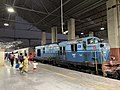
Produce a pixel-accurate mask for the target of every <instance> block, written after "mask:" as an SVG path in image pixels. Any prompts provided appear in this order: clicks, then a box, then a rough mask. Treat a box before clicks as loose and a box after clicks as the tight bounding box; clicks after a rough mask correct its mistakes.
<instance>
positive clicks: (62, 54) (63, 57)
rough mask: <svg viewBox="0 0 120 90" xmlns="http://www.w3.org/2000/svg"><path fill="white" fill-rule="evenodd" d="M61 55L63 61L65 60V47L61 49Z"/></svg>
mask: <svg viewBox="0 0 120 90" xmlns="http://www.w3.org/2000/svg"><path fill="white" fill-rule="evenodd" d="M59 55H60V58H61V59H62V60H65V55H66V52H65V46H62V47H60V52H59Z"/></svg>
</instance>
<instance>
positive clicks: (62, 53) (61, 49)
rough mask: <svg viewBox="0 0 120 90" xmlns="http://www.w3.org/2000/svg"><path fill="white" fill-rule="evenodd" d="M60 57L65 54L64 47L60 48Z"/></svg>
mask: <svg viewBox="0 0 120 90" xmlns="http://www.w3.org/2000/svg"><path fill="white" fill-rule="evenodd" d="M59 54H60V55H64V54H65V47H60V53H59Z"/></svg>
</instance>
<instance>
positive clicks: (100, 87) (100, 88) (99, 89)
mask: <svg viewBox="0 0 120 90" xmlns="http://www.w3.org/2000/svg"><path fill="white" fill-rule="evenodd" d="M42 69H44V70H46V71H49V72H52V73H54V74H57V75H59V76H63V77H65V78H69V79H71V80H77V81H79V82H85V81H83V80H80V79H77V78H74V77H71V76H67V75H64V74H61V73H57V72H54V71H51V70H48V69H45V68H42ZM89 85H91V87H92V88H96V89H97V90H108V89H106V88H105V87H103V86H100V85H95V84H92V83H89Z"/></svg>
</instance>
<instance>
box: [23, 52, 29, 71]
mask: <svg viewBox="0 0 120 90" xmlns="http://www.w3.org/2000/svg"><path fill="white" fill-rule="evenodd" d="M23 70H24V72H28V56H27V53H25V56H24V61H23Z"/></svg>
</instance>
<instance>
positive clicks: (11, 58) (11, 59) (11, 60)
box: [10, 52, 15, 67]
mask: <svg viewBox="0 0 120 90" xmlns="http://www.w3.org/2000/svg"><path fill="white" fill-rule="evenodd" d="M14 58H15V56H14V54H13V52H12V53H11V54H10V62H11V66H12V67H13V66H14Z"/></svg>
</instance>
